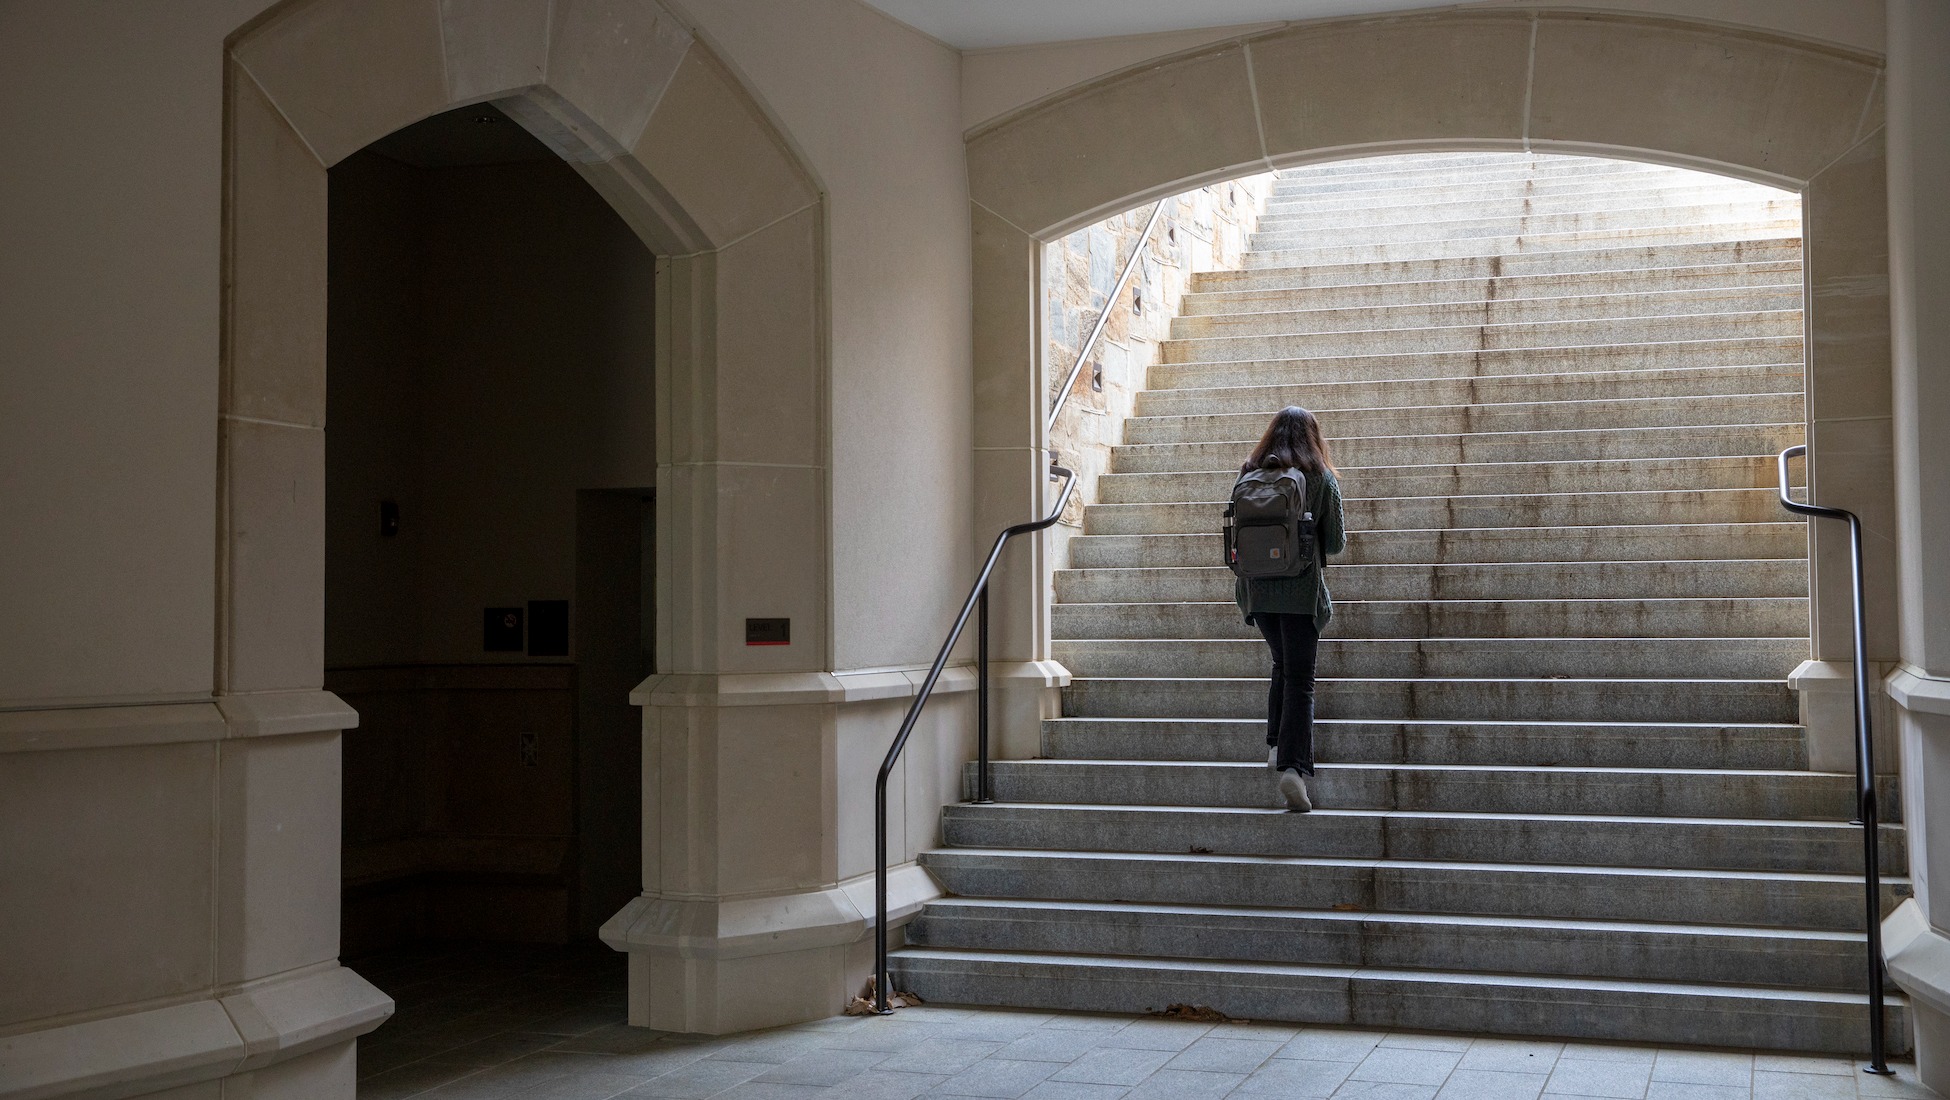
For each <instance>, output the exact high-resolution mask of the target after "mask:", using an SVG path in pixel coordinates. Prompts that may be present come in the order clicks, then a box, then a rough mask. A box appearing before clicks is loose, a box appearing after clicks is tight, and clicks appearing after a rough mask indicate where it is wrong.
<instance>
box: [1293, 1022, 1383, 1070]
mask: <svg viewBox="0 0 1950 1100" xmlns="http://www.w3.org/2000/svg"><path fill="white" fill-rule="evenodd" d="M1385 1038H1387V1035H1386V1034H1385V1033H1383V1032H1379V1031H1342V1030H1340V1029H1338V1028H1314V1027H1310V1028H1307V1029H1306V1030H1304V1031H1302V1032H1301V1033H1300V1034H1299V1036H1298V1037H1297V1038H1295V1039H1294V1040H1293V1041H1291V1042H1289V1043H1287V1045H1285V1046H1283V1047H1281V1048H1280V1052H1279V1053H1278V1054H1275V1055H1274V1056H1273V1057H1275V1058H1305V1059H1307V1060H1309V1061H1313V1062H1359V1061H1360V1060H1361V1059H1363V1058H1366V1057H1367V1056H1368V1055H1369V1054H1371V1053H1373V1052H1374V1049H1375V1048H1376V1047H1378V1046H1380V1045H1381V1041H1382V1040H1383V1039H1385Z"/></svg>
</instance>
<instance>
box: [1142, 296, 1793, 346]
mask: <svg viewBox="0 0 1950 1100" xmlns="http://www.w3.org/2000/svg"><path fill="white" fill-rule="evenodd" d="M1800 308H1801V284H1800V283H1798V282H1796V283H1793V284H1791V285H1785V286H1782V285H1777V286H1755V287H1728V288H1724V289H1688V290H1657V291H1633V292H1630V293H1621V294H1582V295H1558V296H1554V297H1544V298H1512V299H1508V300H1501V299H1499V300H1495V301H1478V302H1434V303H1425V302H1414V301H1401V302H1384V303H1379V304H1376V305H1371V306H1327V307H1320V308H1313V309H1269V310H1264V311H1259V312H1245V311H1241V312H1234V313H1208V314H1201V315H1198V316H1191V317H1183V316H1181V317H1177V318H1174V319H1173V320H1172V323H1171V336H1172V338H1173V339H1177V340H1202V339H1211V338H1218V337H1228V336H1265V335H1284V334H1289V333H1323V332H1371V331H1381V330H1389V329H1423V328H1441V327H1454V326H1456V325H1508V324H1529V323H1535V322H1543V321H1592V320H1598V319H1600V318H1624V317H1632V318H1639V317H1690V316H1699V315H1702V314H1721V313H1756V312H1765V311H1771V310H1798V309H1800Z"/></svg>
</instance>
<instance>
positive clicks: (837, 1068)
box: [758, 1050, 888, 1085]
mask: <svg viewBox="0 0 1950 1100" xmlns="http://www.w3.org/2000/svg"><path fill="white" fill-rule="evenodd" d="M887 1057H888V1056H887V1052H885V1051H880V1050H815V1051H812V1052H811V1053H808V1054H801V1055H800V1056H799V1057H797V1058H794V1059H793V1060H791V1061H790V1062H782V1063H780V1064H779V1065H777V1066H774V1067H773V1068H772V1069H770V1070H768V1071H766V1072H765V1073H763V1074H760V1075H759V1077H758V1080H760V1081H777V1082H782V1083H784V1084H788V1085H837V1084H839V1083H841V1082H843V1081H846V1080H849V1079H851V1078H854V1077H858V1076H859V1075H860V1074H862V1073H865V1072H866V1071H867V1070H870V1069H872V1068H873V1067H875V1066H877V1065H879V1064H880V1063H882V1062H884V1061H886V1060H887Z"/></svg>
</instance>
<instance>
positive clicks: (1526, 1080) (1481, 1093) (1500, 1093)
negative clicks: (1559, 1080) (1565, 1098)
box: [1435, 1069, 1550, 1100]
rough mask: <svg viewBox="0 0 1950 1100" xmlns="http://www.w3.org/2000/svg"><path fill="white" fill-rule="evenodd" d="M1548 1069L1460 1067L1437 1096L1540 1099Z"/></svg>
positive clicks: (1439, 1098) (1484, 1099)
mask: <svg viewBox="0 0 1950 1100" xmlns="http://www.w3.org/2000/svg"><path fill="white" fill-rule="evenodd" d="M1549 1076H1550V1075H1549V1074H1547V1073H1509V1072H1506V1071H1504V1070H1498V1069H1458V1070H1457V1071H1456V1072H1454V1073H1452V1074H1450V1075H1449V1079H1448V1080H1447V1081H1445V1082H1443V1084H1442V1090H1441V1091H1440V1092H1437V1093H1436V1094H1435V1095H1436V1100H1537V1096H1538V1094H1539V1093H1542V1092H1543V1091H1544V1081H1545V1079H1546V1078H1548V1077H1549Z"/></svg>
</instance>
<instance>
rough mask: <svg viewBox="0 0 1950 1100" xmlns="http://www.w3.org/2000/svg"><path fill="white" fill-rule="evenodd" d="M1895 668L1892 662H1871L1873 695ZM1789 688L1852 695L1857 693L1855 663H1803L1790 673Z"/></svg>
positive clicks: (1870, 686) (1870, 687)
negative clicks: (1878, 685) (1879, 684)
mask: <svg viewBox="0 0 1950 1100" xmlns="http://www.w3.org/2000/svg"><path fill="white" fill-rule="evenodd" d="M1892 667H1894V662H1891V661H1870V662H1869V690H1870V692H1871V693H1873V692H1874V691H1875V689H1876V686H1877V684H1878V683H1880V682H1882V678H1883V676H1884V675H1885V674H1887V673H1888V670H1889V669H1890V668H1892ZM1788 686H1789V687H1791V688H1793V689H1794V690H1796V691H1819V692H1840V693H1843V694H1852V693H1853V692H1854V691H1855V662H1854V661H1803V662H1801V664H1800V665H1799V666H1798V667H1796V668H1795V670H1794V671H1793V672H1790V673H1788Z"/></svg>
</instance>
